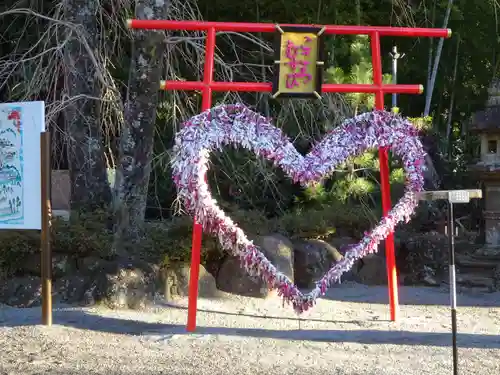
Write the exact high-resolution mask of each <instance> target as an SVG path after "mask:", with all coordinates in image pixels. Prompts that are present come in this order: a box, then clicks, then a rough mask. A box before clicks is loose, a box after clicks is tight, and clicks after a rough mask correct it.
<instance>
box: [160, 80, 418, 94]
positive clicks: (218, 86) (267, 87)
mask: <svg viewBox="0 0 500 375" xmlns="http://www.w3.org/2000/svg"><path fill="white" fill-rule="evenodd" d="M207 86H208V87H210V88H211V89H212V91H232V92H237V91H246V92H271V91H272V84H271V83H260V82H212V83H210V84H209V85H207ZM204 87H205V84H204V83H203V82H200V81H161V83H160V88H161V89H162V90H167V91H173V90H184V91H195V90H200V91H201V90H203V88H204ZM322 90H323V92H340V93H354V92H358V93H376V92H378V91H379V90H381V91H382V92H383V93H385V94H421V93H423V92H424V87H423V86H422V85H382V86H381V87H378V86H376V85H365V84H330V83H325V84H323V86H322Z"/></svg>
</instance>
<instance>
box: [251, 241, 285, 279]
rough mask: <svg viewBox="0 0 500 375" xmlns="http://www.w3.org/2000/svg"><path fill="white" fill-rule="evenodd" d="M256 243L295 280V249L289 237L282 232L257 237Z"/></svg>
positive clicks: (278, 267) (280, 269)
mask: <svg viewBox="0 0 500 375" xmlns="http://www.w3.org/2000/svg"><path fill="white" fill-rule="evenodd" d="M254 244H255V245H257V246H259V247H260V249H261V251H262V252H263V253H264V254H265V256H266V258H267V259H269V261H270V262H271V263H272V264H274V265H275V266H276V268H277V269H278V270H279V271H280V272H283V273H284V274H285V275H287V276H288V278H289V279H290V280H292V281H293V280H294V269H293V264H294V251H293V244H292V242H290V240H289V239H288V238H286V237H285V236H282V235H281V234H272V235H269V236H261V237H257V238H256V239H255V240H254Z"/></svg>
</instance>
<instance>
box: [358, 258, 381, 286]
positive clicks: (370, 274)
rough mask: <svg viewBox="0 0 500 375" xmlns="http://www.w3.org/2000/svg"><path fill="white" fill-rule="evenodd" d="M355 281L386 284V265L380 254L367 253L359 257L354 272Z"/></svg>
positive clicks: (368, 283)
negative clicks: (361, 257)
mask: <svg viewBox="0 0 500 375" xmlns="http://www.w3.org/2000/svg"><path fill="white" fill-rule="evenodd" d="M355 277H356V281H358V282H360V283H362V284H366V285H385V284H387V266H386V262H385V258H384V256H383V255H381V254H369V255H367V256H365V257H364V258H363V259H361V262H360V265H359V269H357V270H356V272H355Z"/></svg>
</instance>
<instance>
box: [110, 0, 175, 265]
mask: <svg viewBox="0 0 500 375" xmlns="http://www.w3.org/2000/svg"><path fill="white" fill-rule="evenodd" d="M169 6H170V1H169V0H139V1H138V2H137V4H136V9H135V15H136V18H138V19H165V18H166V17H167V14H168V8H169ZM133 45H134V48H133V54H132V62H131V67H130V76H129V83H128V95H127V102H126V105H125V126H124V129H123V133H122V136H121V140H120V150H119V151H120V156H119V161H118V170H117V173H116V183H115V192H114V193H115V196H114V212H115V220H116V222H115V241H114V246H113V248H114V251H115V253H116V254H118V255H126V254H127V253H128V251H127V247H128V246H130V245H132V244H134V243H136V242H137V241H138V240H139V239H140V237H141V229H142V227H143V224H144V216H145V211H146V200H147V192H148V184H149V177H150V173H151V160H152V154H153V141H154V128H155V121H156V108H157V104H158V95H159V88H160V80H161V78H162V77H161V75H162V72H163V71H164V70H163V55H164V53H165V49H166V43H165V34H164V32H162V31H147V30H146V31H144V30H135V31H134V42H133Z"/></svg>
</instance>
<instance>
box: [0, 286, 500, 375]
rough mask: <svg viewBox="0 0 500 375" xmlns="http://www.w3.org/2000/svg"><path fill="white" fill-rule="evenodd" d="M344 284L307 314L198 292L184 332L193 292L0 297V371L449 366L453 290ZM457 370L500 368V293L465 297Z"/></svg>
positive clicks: (22, 374)
mask: <svg viewBox="0 0 500 375" xmlns="http://www.w3.org/2000/svg"><path fill="white" fill-rule="evenodd" d="M400 296H401V297H400V299H401V303H402V306H401V319H400V321H399V322H398V323H391V322H389V321H388V320H387V318H388V307H387V305H386V301H387V290H386V288H383V287H366V286H361V285H356V284H347V283H346V284H342V285H339V286H338V287H336V288H334V290H332V291H331V293H330V297H329V298H327V299H323V300H321V301H319V303H318V305H317V306H316V308H315V309H314V310H313V311H312V312H310V313H307V314H304V315H303V316H301V318H300V320H299V319H298V318H297V317H296V316H295V315H294V314H293V312H292V311H291V309H290V308H287V307H285V309H283V308H282V306H281V303H280V301H279V300H278V299H277V298H269V299H267V300H259V299H252V298H242V297H235V296H231V297H230V298H227V299H224V300H200V301H199V304H198V307H199V309H200V312H199V314H198V326H199V328H198V331H197V333H196V334H187V333H185V328H184V324H185V320H186V310H185V306H186V300H179V301H178V302H176V305H175V306H173V305H171V306H165V305H161V304H157V305H156V306H155V307H154V308H150V309H148V310H145V311H110V310H107V309H104V308H75V307H67V306H66V307H65V306H61V307H59V308H58V309H57V311H55V312H54V326H52V327H44V326H40V325H38V324H39V321H40V320H39V318H40V310H39V309H14V308H9V307H6V306H2V307H0V347H1V349H2V350H1V352H0V374H2V375H3V374H8V375H28V374H30V375H34V374H39V375H41V374H57V375H63V374H65V375H66V374H67V375H71V374H99V375H101V374H103V375H104V374H105V375H117V374H134V375H146V374H148V375H157V374H169V375H175V374H197V375H203V374H214V375H226V374H232V375H233V374H252V375H256V374H266V375H268V374H269V375H272V374H280V375H281V374H305V373H307V374H329V375H335V374H344V375H354V374H384V375H392V374H397V375H401V374H404V375H417V374H418V375H423V374H451V373H452V372H451V348H450V342H451V335H450V323H449V322H450V318H449V315H450V314H449V308H448V307H447V305H448V293H447V291H446V290H442V289H430V288H401V290H400ZM458 302H459V305H461V306H460V307H459V310H458V315H459V332H460V333H459V338H458V342H459V347H460V348H459V361H460V374H467V375H476V374H477V375H480V374H484V375H489V374H498V373H500V307H499V306H500V293H496V294H484V295H480V294H478V295H470V294H469V295H460V296H459V299H458Z"/></svg>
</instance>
